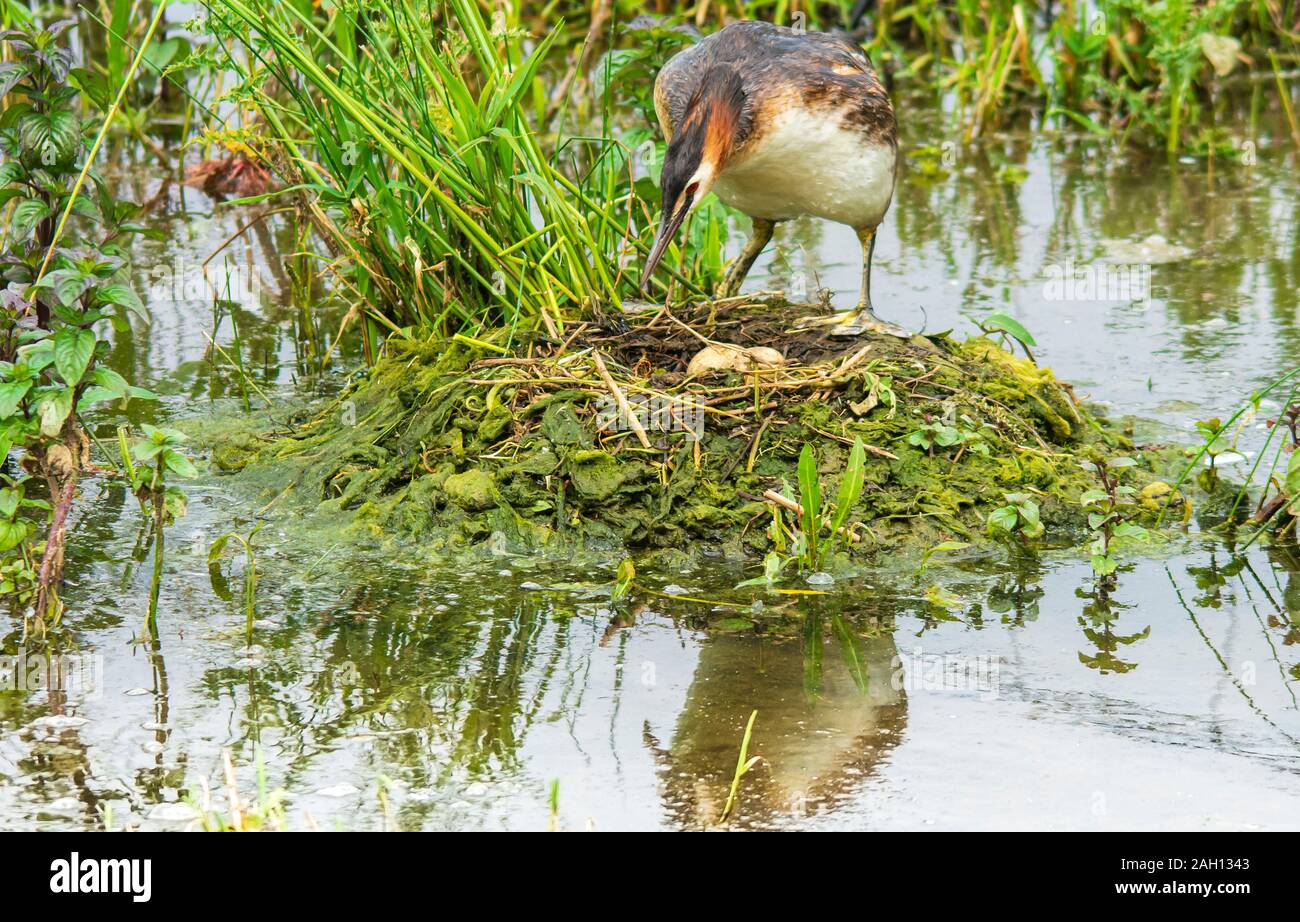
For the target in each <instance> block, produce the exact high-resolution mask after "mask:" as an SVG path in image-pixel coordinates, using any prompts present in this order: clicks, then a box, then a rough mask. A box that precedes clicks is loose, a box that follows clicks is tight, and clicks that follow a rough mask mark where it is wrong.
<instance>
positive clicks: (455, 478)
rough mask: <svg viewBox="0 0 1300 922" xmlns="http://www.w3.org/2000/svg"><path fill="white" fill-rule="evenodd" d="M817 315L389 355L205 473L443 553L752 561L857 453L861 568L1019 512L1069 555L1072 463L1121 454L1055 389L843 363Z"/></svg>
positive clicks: (625, 324)
mask: <svg viewBox="0 0 1300 922" xmlns="http://www.w3.org/2000/svg"><path fill="white" fill-rule="evenodd" d="M810 311H815V308H811V307H808V306H793V305H782V304H771V303H767V304H755V303H733V304H730V305H719V304H714V305H705V306H701V307H698V308H693V309H683V310H681V311H680V312H679V313H678V314H677V315H673V314H671V313H669V312H667V311H666V310H662V309H658V310H656V309H650V310H647V311H645V312H644V313H642V314H640V315H636V319H634V320H632V321H631V322H629V321H628V318H627V316H626V315H624V316H623V317H621V318H619V319H618V321H616V322H606V323H600V322H588V323H584V324H581V325H578V326H576V327H575V326H570V327H569V328H568V329H567V330H564V331H553V335H552V336H550V337H539V338H536V339H534V340H533V341H531V342H527V343H524V344H520V343H518V342H515V343H512V344H508V341H507V339H506V336H505V334H504V333H503V334H501V335H499V336H496V337H493V338H488V339H474V340H471V339H468V338H463V337H457V338H456V339H453V340H450V341H430V342H411V341H408V340H401V339H397V338H393V339H391V340H390V341H389V343H388V345H387V347H386V352H385V356H384V358H383V359H382V360H381V361H380V362H379V363H378V364H376V365H375V367H374V368H373V369H371V370H370V371H369V373H368V374H367V375H366V376H365V377H363V378H360V379H358V380H357V381H355V382H354V383H353V384H352V385H350V386H349V387H348V388H347V389H346V390H345V391H344V392H343V393H341V394H340V395H339V396H338V397H337V398H335V399H333V400H332V401H330V402H329V403H328V405H326V406H323V407H320V408H317V409H316V410H314V411H312V412H311V413H310V414H308V415H306V416H304V418H302V419H301V420H299V421H298V423H297V424H296V425H295V427H294V428H293V429H292V430H291V431H289V432H288V433H287V434H285V433H284V432H280V433H274V434H268V433H263V434H259V435H248V436H245V437H243V438H239V439H233V440H230V441H227V442H226V443H224V444H223V445H221V446H220V447H218V448H217V449H216V450H215V451H214V454H213V461H214V464H215V465H216V466H217V467H219V468H220V469H223V470H226V471H236V470H247V472H248V473H249V474H251V473H252V472H259V474H258V476H259V477H260V478H261V479H262V480H263V481H264V483H263V484H262V485H263V486H264V487H265V488H266V490H267V493H268V496H271V497H273V498H275V499H277V501H278V500H279V499H285V498H288V497H293V499H292V500H288V502H297V503H306V504H308V505H310V506H312V507H314V508H321V509H325V510H333V511H336V512H337V511H344V510H346V511H348V512H349V514H350V516H351V517H352V519H353V521H354V522H355V523H356V524H357V525H359V526H360V527H363V528H366V529H368V530H371V531H373V532H375V533H377V534H385V535H394V536H400V535H406V536H412V537H415V538H417V539H419V540H421V541H424V542H427V543H429V544H430V545H433V546H436V547H440V548H451V547H455V546H469V545H481V544H487V545H489V546H490V547H491V548H492V549H493V550H497V551H500V552H524V553H535V552H538V551H541V550H546V549H557V550H559V551H560V552H563V553H568V552H570V551H572V550H573V549H575V548H577V547H586V548H590V549H599V550H618V549H624V548H651V549H653V548H672V549H683V548H688V547H697V548H700V547H702V548H708V549H710V550H715V551H716V550H718V549H723V550H728V551H733V552H746V553H764V552H766V551H767V550H770V547H771V544H770V539H769V537H768V535H767V525H768V523H769V522H770V521H771V520H772V515H773V508H774V504H773V501H772V500H771V499H765V498H764V496H763V494H764V492H765V491H776V492H781V491H783V490H785V489H786V485H787V484H792V483H794V482H795V471H796V464H797V458H798V456H799V453H800V451H801V449H802V448H803V446H804V445H805V444H807V445H811V446H812V448H813V451H814V453H815V456H816V460H817V467H818V470H819V472H820V475H821V482H822V493H823V495H829V496H834V495H835V490H836V489H837V485H838V481H839V479H840V477H841V476H842V472H843V470H844V467H845V463H846V460H847V458H848V455H849V451H850V446H851V445H852V444H853V441H854V439H855V438H861V439H862V441H863V442H864V443H865V446H866V452H867V454H866V473H865V485H864V489H863V491H862V493H861V496H860V499H859V501H858V503H857V505H856V507H855V508H854V510H853V512H852V514H851V516H850V519H849V521H850V523H852V526H853V532H854V535H855V538H856V542H857V543H856V544H854V548H856V549H857V551H858V552H861V553H862V554H869V553H871V552H872V551H877V550H880V549H881V548H885V547H891V546H894V545H896V544H897V543H898V542H899V541H901V540H903V539H905V538H912V537H915V538H919V539H922V540H924V541H927V542H929V541H934V540H939V539H941V538H943V537H961V538H965V539H972V538H975V537H977V536H978V535H980V534H982V532H983V529H984V522H985V518H986V516H987V514H988V512H989V511H991V510H992V509H994V508H997V507H999V506H1003V505H1005V504H1006V502H1007V500H1006V498H1005V494H1007V493H1012V492H1015V493H1030V494H1032V495H1033V496H1034V497H1035V499H1036V501H1037V502H1038V503H1039V505H1040V508H1041V513H1042V520H1043V523H1044V524H1045V525H1046V526H1047V528H1048V530H1049V534H1051V533H1052V531H1053V529H1057V530H1065V529H1068V530H1069V531H1070V535H1069V536H1070V537H1071V538H1073V537H1074V536H1075V531H1076V530H1077V529H1078V527H1079V526H1080V525H1081V524H1082V518H1083V516H1082V514H1081V512H1080V511H1079V507H1078V504H1077V499H1078V496H1079V494H1080V493H1081V492H1082V491H1083V490H1085V489H1087V488H1088V487H1089V486H1090V482H1089V481H1090V475H1089V474H1088V473H1086V472H1085V471H1084V469H1083V468H1081V466H1080V461H1082V460H1085V459H1088V458H1095V457H1104V456H1106V455H1110V454H1113V453H1117V452H1120V451H1123V450H1125V449H1127V448H1129V447H1130V446H1128V445H1127V444H1125V440H1124V439H1123V437H1122V436H1121V435H1119V434H1118V433H1116V432H1114V431H1112V427H1110V426H1109V425H1108V424H1107V423H1106V422H1105V421H1104V420H1103V419H1100V418H1099V417H1097V416H1096V415H1095V414H1093V413H1092V412H1090V411H1089V410H1088V409H1087V408H1086V407H1084V406H1081V405H1080V404H1079V403H1078V401H1077V400H1076V399H1075V397H1074V395H1073V394H1072V392H1071V391H1070V389H1069V387H1068V386H1066V385H1063V384H1062V383H1060V382H1058V381H1057V380H1056V379H1055V378H1054V376H1053V375H1052V373H1051V371H1050V370H1048V369H1045V368H1040V367H1038V366H1036V365H1034V364H1033V363H1031V362H1030V361H1028V360H1026V359H1023V358H1020V357H1018V356H1015V355H1013V354H1011V353H1010V352H1008V351H1006V350H1005V349H1004V348H1003V347H1002V346H1000V345H999V344H997V343H994V342H992V341H990V340H989V339H985V338H975V339H971V340H968V341H964V342H958V341H956V340H953V339H951V338H950V337H948V336H947V335H946V334H939V335H933V336H915V337H913V338H911V339H910V340H904V339H899V338H895V337H891V336H865V337H859V338H855V339H847V340H846V339H842V338H836V337H833V336H829V335H827V333H826V332H825V327H824V326H820V325H818V324H817V320H819V319H823V318H817V317H812V318H804V319H803V321H802V322H801V321H800V319H799V318H800V317H801V314H807V313H809V312H810ZM801 323H802V325H801ZM773 350H775V354H774V353H773ZM789 495H792V494H791V493H789V492H787V496H789Z"/></svg>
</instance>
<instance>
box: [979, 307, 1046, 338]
mask: <svg viewBox="0 0 1300 922" xmlns="http://www.w3.org/2000/svg"><path fill="white" fill-rule="evenodd" d="M980 328H981V329H983V330H984V331H985V332H986V333H1006V334H1007V335H1008V336H1010V337H1011V338H1012V339H1014V340H1016V341H1017V342H1018V343H1020V344H1021V345H1022V346H1037V345H1038V343H1037V342H1036V341H1035V340H1034V337H1033V334H1032V333H1030V332H1029V331H1028V330H1027V329H1025V326H1024V324H1022V323H1021V322H1020V321H1019V320H1017V319H1016V318H1014V317H1012V316H1011V315H1010V314H1005V313H1003V312H1002V311H994V312H993V313H991V314H989V315H988V316H987V317H985V318H984V319H983V320H982V321H980Z"/></svg>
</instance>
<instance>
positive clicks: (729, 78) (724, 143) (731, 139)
mask: <svg viewBox="0 0 1300 922" xmlns="http://www.w3.org/2000/svg"><path fill="white" fill-rule="evenodd" d="M746 131H747V125H746V118H745V90H744V85H743V83H742V81H741V79H740V75H739V74H738V73H736V71H735V70H733V69H732V68H730V67H715V68H713V69H711V70H710V71H709V72H708V73H707V74H706V75H705V76H704V79H703V80H701V81H700V89H699V91H698V92H697V93H696V96H695V99H693V100H692V101H691V104H690V106H689V107H688V109H687V111H686V118H684V119H683V120H682V126H681V128H680V129H679V130H678V135H679V136H681V137H682V139H683V140H684V141H687V139H689V141H688V143H691V142H693V143H694V144H698V145H699V151H700V159H701V160H702V161H703V162H705V163H709V164H712V165H713V166H714V167H715V168H717V169H719V170H721V169H722V167H723V166H724V165H725V163H726V161H727V158H728V157H730V156H731V152H732V151H733V150H734V149H735V147H736V145H737V144H738V143H739V142H740V141H741V140H742V138H743V135H744V134H745V133H746Z"/></svg>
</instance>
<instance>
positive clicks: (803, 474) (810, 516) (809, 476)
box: [798, 443, 822, 542]
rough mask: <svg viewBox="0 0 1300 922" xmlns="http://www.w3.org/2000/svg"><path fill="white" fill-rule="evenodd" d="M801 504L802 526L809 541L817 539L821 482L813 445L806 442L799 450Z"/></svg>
mask: <svg viewBox="0 0 1300 922" xmlns="http://www.w3.org/2000/svg"><path fill="white" fill-rule="evenodd" d="M798 473H799V505H801V506H802V507H803V518H802V520H801V521H800V528H801V529H802V531H803V533H804V536H805V537H806V538H807V539H808V541H809V542H813V541H816V540H817V531H818V522H819V521H820V518H821V505H822V500H821V483H820V482H819V481H818V479H817V459H816V458H815V457H813V450H812V446H811V445H808V444H806V443H805V444H804V447H803V450H802V451H801V452H799V470H798Z"/></svg>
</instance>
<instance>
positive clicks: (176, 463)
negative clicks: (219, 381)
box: [162, 448, 630, 579]
mask: <svg viewBox="0 0 1300 922" xmlns="http://www.w3.org/2000/svg"><path fill="white" fill-rule="evenodd" d="M162 460H163V464H164V465H165V466H166V467H167V469H168V470H169V471H171V472H172V473H173V474H176V475H177V476H180V477H185V478H193V477H197V476H199V471H198V469H197V468H196V467H195V466H194V464H193V462H191V461H190V459H189V458H187V457H185V456H184V455H183V454H181V453H180V452H179V451H176V450H175V449H172V448H164V449H163V453H162ZM619 570H620V572H622V568H621V567H620V568H619ZM629 579H630V577H629Z"/></svg>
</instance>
